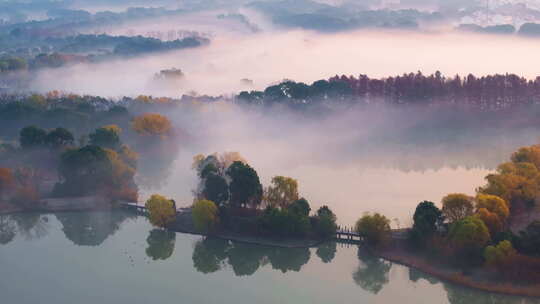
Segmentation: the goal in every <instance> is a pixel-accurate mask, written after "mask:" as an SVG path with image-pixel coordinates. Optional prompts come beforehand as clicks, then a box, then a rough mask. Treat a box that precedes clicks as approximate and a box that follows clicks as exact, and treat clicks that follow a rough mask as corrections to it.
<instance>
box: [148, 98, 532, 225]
mask: <svg viewBox="0 0 540 304" xmlns="http://www.w3.org/2000/svg"><path fill="white" fill-rule="evenodd" d="M411 113H412V111H406V110H403V109H401V110H400V109H398V108H391V107H389V108H382V107H379V108H376V109H371V108H353V109H348V110H347V111H343V112H340V111H338V112H336V113H334V114H329V115H315V116H310V115H306V113H297V112H296V113H295V112H292V111H288V110H272V109H267V110H265V111H263V112H261V111H259V110H253V109H245V108H242V107H240V106H237V105H233V104H230V103H224V102H223V103H222V102H218V103H215V104H211V105H204V106H201V107H197V108H196V110H195V111H192V110H187V109H185V108H184V109H182V110H178V111H176V112H174V111H169V112H168V116H169V117H170V118H171V119H172V121H173V122H174V123H175V125H176V127H177V128H178V129H181V130H183V132H184V133H185V134H187V136H185V137H184V139H183V140H182V142H181V143H180V145H179V146H180V148H179V153H178V155H177V157H176V158H175V160H174V161H173V162H172V163H170V164H168V165H165V166H161V167H164V168H168V169H166V170H163V171H162V172H161V173H160V174H158V175H159V176H156V178H154V180H153V183H152V184H151V185H148V184H145V183H141V184H140V186H141V190H142V191H141V192H142V193H141V194H142V195H141V198H146V197H147V196H148V195H149V194H151V193H163V194H164V195H166V196H169V197H174V198H175V199H176V200H177V202H179V205H184V206H186V205H189V204H191V203H192V200H193V194H192V190H193V189H195V188H196V184H197V178H196V172H195V171H194V170H192V169H191V165H192V158H193V156H194V155H196V154H199V153H202V154H210V153H213V152H224V151H238V152H240V153H241V154H242V155H243V156H244V157H245V158H246V159H247V160H248V161H249V163H250V165H251V166H253V167H254V168H255V169H256V170H257V172H258V173H259V176H260V177H261V181H262V183H263V185H265V186H266V185H268V184H269V182H270V179H271V178H272V177H273V176H276V175H284V176H290V177H293V178H295V179H298V182H299V185H300V193H301V195H303V196H305V197H306V198H307V199H308V200H309V201H310V203H311V205H312V208H316V207H319V206H321V205H324V204H328V205H329V206H331V207H332V209H333V210H334V211H335V212H336V214H337V216H338V218H339V219H340V223H341V224H346V225H352V224H353V223H354V221H355V220H356V219H357V218H358V216H359V215H361V214H362V213H363V212H365V211H377V212H381V213H383V214H385V215H386V216H388V217H389V218H392V219H394V218H397V219H398V221H399V223H400V224H399V225H401V226H404V225H408V224H409V221H410V217H411V214H410V213H411V212H413V211H414V206H416V204H418V203H419V202H420V201H423V200H432V201H434V202H439V201H440V199H441V198H442V197H443V196H445V195H446V194H448V193H452V192H463V193H469V194H473V193H474V190H475V188H477V187H479V186H482V185H484V183H485V182H484V177H485V175H487V174H488V173H489V172H491V171H492V170H494V169H495V167H496V166H497V165H498V164H499V163H501V162H503V161H505V160H506V159H508V158H509V156H510V154H511V153H512V152H513V151H514V150H515V149H517V148H518V147H520V146H523V145H528V144H532V143H535V141H536V140H537V136H536V135H535V134H537V131H536V130H532V129H517V128H516V129H512V128H508V129H507V130H500V129H498V128H497V127H496V126H488V125H486V124H483V123H482V122H478V124H477V126H478V128H476V127H475V128H470V129H468V130H465V131H463V130H461V131H460V130H458V129H455V128H457V127H458V126H459V125H460V124H461V123H462V122H459V121H458V120H456V121H455V122H452V120H450V121H451V122H445V123H441V124H440V125H437V124H436V123H434V122H436V121H437V120H439V119H440V120H443V115H442V112H437V111H418V113H419V114H417V115H414V114H411ZM453 129H454V130H453ZM397 225H398V224H397V223H394V226H397Z"/></svg>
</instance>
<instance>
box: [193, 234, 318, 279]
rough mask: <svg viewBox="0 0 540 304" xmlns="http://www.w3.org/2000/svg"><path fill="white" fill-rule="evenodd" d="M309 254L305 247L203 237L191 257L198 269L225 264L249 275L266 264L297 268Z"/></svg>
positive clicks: (207, 270)
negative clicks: (288, 246) (265, 244)
mask: <svg viewBox="0 0 540 304" xmlns="http://www.w3.org/2000/svg"><path fill="white" fill-rule="evenodd" d="M310 257H311V252H310V250H309V248H281V247H266V246H258V245H252V244H246V243H239V242H228V241H224V240H219V239H214V238H205V239H202V240H200V241H198V242H197V243H196V244H195V248H194V249H193V256H192V259H193V266H194V267H195V269H196V270H197V271H199V272H201V273H205V274H208V273H213V272H216V271H218V270H221V269H223V268H224V267H225V266H226V265H228V266H230V267H231V268H232V270H233V272H234V274H235V275H236V276H250V275H253V274H254V273H255V272H256V271H257V270H258V269H259V268H260V267H261V266H264V265H267V264H269V265H270V266H271V267H272V269H275V270H279V271H281V272H282V273H286V272H288V271H296V272H298V271H300V270H301V269H302V266H304V265H305V264H307V263H308V262H309V259H310Z"/></svg>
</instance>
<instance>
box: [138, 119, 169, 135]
mask: <svg viewBox="0 0 540 304" xmlns="http://www.w3.org/2000/svg"><path fill="white" fill-rule="evenodd" d="M131 126H132V128H133V130H134V131H135V132H137V133H138V134H139V135H144V136H159V137H166V136H168V135H170V134H171V132H172V124H171V122H170V120H169V119H168V118H167V117H165V116H163V115H161V114H156V113H145V114H142V115H140V116H137V117H135V118H134V119H133V121H132V123H131Z"/></svg>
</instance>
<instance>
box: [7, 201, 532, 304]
mask: <svg viewBox="0 0 540 304" xmlns="http://www.w3.org/2000/svg"><path fill="white" fill-rule="evenodd" d="M0 269H1V272H2V276H0V286H1V287H0V293H1V294H2V299H3V303H6V304H26V303H29V304H30V303H31V304H35V303H55V304H63V303H66V304H68V303H69V304H72V303H79V304H86V303H88V304H90V303H91V304H95V303H96V302H101V303H118V304H121V303H126V304H127V303H129V304H133V303H190V304H196V303H225V304H226V303H235V304H238V303H350V302H356V303H426V304H427V303H429V304H433V303H453V304H457V303H467V304H475V303H482V304H483V303H516V304H517V303H540V300H536V299H523V298H519V297H509V296H501V295H496V294H491V293H485V292H480V291H474V290H470V289H466V288H461V287H458V286H455V285H453V284H448V283H443V282H440V281H438V280H437V279H434V278H432V277H430V276H427V275H424V274H422V273H420V272H418V271H415V270H413V269H410V268H408V267H404V266H400V265H397V264H393V263H390V262H387V261H384V260H381V259H378V258H375V257H372V256H369V255H368V254H366V253H365V252H364V251H362V250H360V249H359V248H358V247H357V246H346V245H340V244H335V243H326V244H323V245H321V246H320V247H319V248H312V249H284V248H275V247H264V246H256V245H249V244H242V243H231V242H227V241H223V240H219V239H205V238H203V237H201V236H193V235H187V234H180V233H170V232H165V231H161V230H155V229H153V228H152V227H151V225H150V224H149V223H148V221H147V219H146V218H144V217H136V216H133V215H131V214H129V213H126V212H124V211H114V212H88V213H59V214H44V215H40V214H20V215H10V216H2V217H0Z"/></svg>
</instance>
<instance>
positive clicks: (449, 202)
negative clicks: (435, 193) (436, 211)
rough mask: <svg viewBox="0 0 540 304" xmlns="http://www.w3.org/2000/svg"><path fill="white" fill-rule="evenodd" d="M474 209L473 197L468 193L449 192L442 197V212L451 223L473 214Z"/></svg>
mask: <svg viewBox="0 0 540 304" xmlns="http://www.w3.org/2000/svg"><path fill="white" fill-rule="evenodd" d="M473 211H474V205H473V199H472V197H470V196H468V195H466V194H462V193H453V194H448V195H447V196H445V197H444V198H443V199H442V214H443V216H444V217H445V218H446V219H448V221H449V222H450V223H454V222H457V221H459V220H461V219H463V218H465V217H467V216H471V215H472V214H473Z"/></svg>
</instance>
